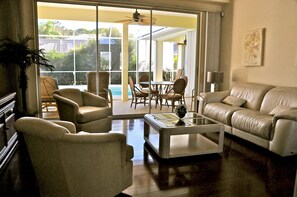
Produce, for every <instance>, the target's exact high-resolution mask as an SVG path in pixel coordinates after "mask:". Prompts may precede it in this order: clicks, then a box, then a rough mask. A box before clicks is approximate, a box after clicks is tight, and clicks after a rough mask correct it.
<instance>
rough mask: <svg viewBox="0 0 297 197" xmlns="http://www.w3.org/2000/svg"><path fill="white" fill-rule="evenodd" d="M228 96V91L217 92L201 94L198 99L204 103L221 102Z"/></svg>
mask: <svg viewBox="0 0 297 197" xmlns="http://www.w3.org/2000/svg"><path fill="white" fill-rule="evenodd" d="M229 95H230V91H229V90H226V91H219V92H202V93H200V96H199V97H200V98H201V99H202V100H203V101H204V102H206V103H212V102H221V101H222V100H223V99H224V98H226V97H227V96H229ZM199 101H200V100H199Z"/></svg>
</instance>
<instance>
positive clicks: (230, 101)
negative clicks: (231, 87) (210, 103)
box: [222, 96, 246, 107]
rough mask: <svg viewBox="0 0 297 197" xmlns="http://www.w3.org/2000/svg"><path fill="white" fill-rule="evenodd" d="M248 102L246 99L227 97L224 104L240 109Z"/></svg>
mask: <svg viewBox="0 0 297 197" xmlns="http://www.w3.org/2000/svg"><path fill="white" fill-rule="evenodd" d="M245 102H246V100H245V99H242V98H237V97H235V96H227V97H226V98H225V99H224V100H223V101H222V103H225V104H227V105H232V106H237V107H240V106H242V105H243V104H244V103H245Z"/></svg>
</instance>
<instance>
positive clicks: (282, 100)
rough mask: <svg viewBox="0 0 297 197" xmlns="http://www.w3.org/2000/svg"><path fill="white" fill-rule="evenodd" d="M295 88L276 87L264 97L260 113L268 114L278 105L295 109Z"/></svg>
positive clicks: (296, 91)
mask: <svg viewBox="0 0 297 197" xmlns="http://www.w3.org/2000/svg"><path fill="white" fill-rule="evenodd" d="M296 98H297V88H296V87H281V86H280V87H276V88H273V89H271V90H270V91H269V92H267V94H266V95H265V97H264V99H263V102H262V105H261V109H260V111H261V112H263V113H267V114H268V113H270V112H271V111H272V110H273V109H274V108H275V107H276V106H278V105H286V106H290V107H294V108H297V99H296Z"/></svg>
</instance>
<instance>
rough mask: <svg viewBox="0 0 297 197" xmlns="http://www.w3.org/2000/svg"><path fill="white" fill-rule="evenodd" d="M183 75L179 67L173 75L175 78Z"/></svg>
mask: <svg viewBox="0 0 297 197" xmlns="http://www.w3.org/2000/svg"><path fill="white" fill-rule="evenodd" d="M182 75H183V70H182V69H181V68H180V69H178V70H177V72H176V75H175V80H177V79H179V78H181V77H182Z"/></svg>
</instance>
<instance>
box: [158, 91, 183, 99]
mask: <svg viewBox="0 0 297 197" xmlns="http://www.w3.org/2000/svg"><path fill="white" fill-rule="evenodd" d="M161 97H162V98H163V99H166V100H171V99H174V100H179V99H181V98H182V95H180V94H174V93H171V92H170V93H167V94H163V95H161Z"/></svg>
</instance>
